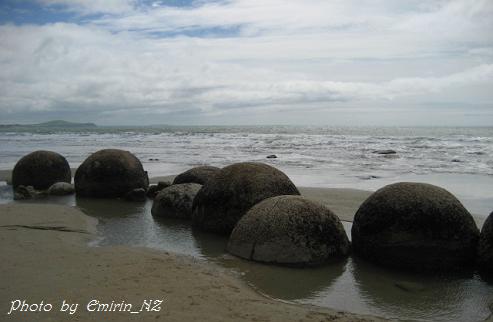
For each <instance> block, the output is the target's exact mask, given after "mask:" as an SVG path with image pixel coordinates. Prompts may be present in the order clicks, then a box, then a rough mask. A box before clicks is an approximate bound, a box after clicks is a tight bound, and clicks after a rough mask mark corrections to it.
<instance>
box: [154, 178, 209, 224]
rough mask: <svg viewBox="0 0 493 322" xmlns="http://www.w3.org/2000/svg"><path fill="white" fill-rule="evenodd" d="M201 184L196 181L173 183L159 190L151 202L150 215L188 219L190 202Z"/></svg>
mask: <svg viewBox="0 0 493 322" xmlns="http://www.w3.org/2000/svg"><path fill="white" fill-rule="evenodd" d="M200 188H202V185H200V184H198V183H180V184H174V185H171V186H169V187H167V188H164V189H163V190H161V191H160V192H159V193H158V194H157V195H156V197H155V198H154V202H153V204H152V210H151V212H152V215H153V216H156V217H167V218H181V219H190V218H191V217H192V203H193V199H194V198H195V195H196V194H197V192H199V190H200Z"/></svg>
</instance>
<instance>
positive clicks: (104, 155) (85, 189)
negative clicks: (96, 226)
mask: <svg viewBox="0 0 493 322" xmlns="http://www.w3.org/2000/svg"><path fill="white" fill-rule="evenodd" d="M74 182H75V192H76V194H77V195H78V196H79V197H94V198H119V197H124V196H125V195H126V194H127V193H128V192H130V191H132V190H134V189H139V188H142V189H144V190H145V191H147V187H148V186H149V178H148V177H147V172H145V171H144V168H143V167H142V164H141V163H140V161H139V159H137V158H136V157H135V156H134V155H133V154H132V153H130V152H128V151H123V150H117V149H106V150H100V151H98V152H96V153H93V154H91V155H90V156H89V157H88V158H87V159H86V160H85V161H84V162H83V163H82V164H81V165H80V167H79V168H78V169H77V171H76V172H75V177H74Z"/></svg>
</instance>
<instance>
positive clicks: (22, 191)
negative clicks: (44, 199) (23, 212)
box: [14, 185, 38, 200]
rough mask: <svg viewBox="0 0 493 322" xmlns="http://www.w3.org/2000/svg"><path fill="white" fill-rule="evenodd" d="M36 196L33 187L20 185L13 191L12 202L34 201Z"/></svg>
mask: <svg viewBox="0 0 493 322" xmlns="http://www.w3.org/2000/svg"><path fill="white" fill-rule="evenodd" d="M37 196H38V193H37V192H36V190H34V188H33V186H27V187H26V186H23V185H20V186H18V187H17V188H16V189H15V190H14V200H26V199H34V198H36V197H37Z"/></svg>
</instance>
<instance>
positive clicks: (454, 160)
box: [452, 159, 462, 162]
mask: <svg viewBox="0 0 493 322" xmlns="http://www.w3.org/2000/svg"><path fill="white" fill-rule="evenodd" d="M452 162H462V161H461V160H459V159H452Z"/></svg>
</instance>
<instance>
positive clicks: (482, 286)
mask: <svg viewBox="0 0 493 322" xmlns="http://www.w3.org/2000/svg"><path fill="white" fill-rule="evenodd" d="M0 196H1V198H2V199H3V201H4V202H6V201H8V200H11V188H10V187H8V186H6V185H0ZM6 198H9V199H6ZM23 202H26V201H23ZM29 202H46V203H60V204H66V205H73V206H77V207H79V208H80V209H82V210H83V211H84V212H85V213H86V214H88V215H90V216H93V217H95V218H97V219H99V225H98V230H99V233H100V239H99V240H98V243H97V244H98V245H131V246H146V247H151V248H155V249H161V250H166V251H171V252H176V253H180V254H186V255H191V256H194V257H196V258H199V259H202V260H206V261H210V262H214V263H216V264H219V265H220V266H223V267H227V268H231V269H234V270H235V271H237V272H239V273H240V274H241V276H242V278H243V279H244V280H245V281H246V282H248V283H249V284H251V285H252V286H253V287H254V288H256V289H257V290H259V291H260V292H262V293H265V294H267V295H269V296H271V297H274V298H277V299H282V300H289V301H295V302H300V303H309V304H314V305H319V306H324V307H329V308H333V309H336V310H346V311H351V312H355V313H362V314H373V315H379V316H384V317H388V318H399V319H402V320H427V321H481V320H484V319H485V318H487V317H488V316H489V315H490V313H491V312H490V309H489V308H488V306H489V305H491V303H493V284H488V283H487V282H485V281H484V280H482V279H481V277H480V276H478V275H477V274H475V273H473V272H471V273H467V274H463V275H452V274H450V275H442V276H434V277H432V276H423V275H417V274H408V273H402V272H398V271H395V270H389V269H384V268H380V267H377V266H375V265H372V264H370V263H368V262H365V261H362V260H359V259H356V258H353V257H350V258H349V259H347V260H346V261H344V262H340V263H337V264H331V265H327V266H323V267H318V268H305V269H299V268H298V269H297V268H285V267H278V266H271V265H264V264H259V263H254V262H249V261H245V260H242V259H239V258H236V257H234V256H231V255H228V254H227V253H226V251H225V247H226V243H227V239H226V238H224V237H219V236H216V235H212V234H208V233H204V232H200V231H197V230H194V229H192V228H191V226H190V223H189V222H188V221H182V220H172V219H158V218H154V217H153V216H152V215H151V206H152V202H151V201H147V202H143V203H128V202H124V201H119V200H95V199H83V198H75V197H74V196H69V197H50V198H47V199H43V200H37V201H29ZM345 228H346V230H347V231H348V229H350V224H348V223H346V224H345Z"/></svg>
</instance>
